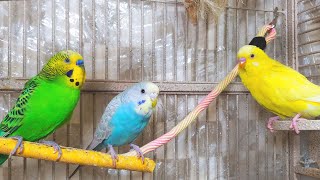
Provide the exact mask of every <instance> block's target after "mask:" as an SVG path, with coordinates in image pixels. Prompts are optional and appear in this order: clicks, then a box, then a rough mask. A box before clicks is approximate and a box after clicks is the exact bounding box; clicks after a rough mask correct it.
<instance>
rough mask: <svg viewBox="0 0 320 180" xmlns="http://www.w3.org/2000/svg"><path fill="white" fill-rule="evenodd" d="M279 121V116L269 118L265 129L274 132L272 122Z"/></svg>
mask: <svg viewBox="0 0 320 180" xmlns="http://www.w3.org/2000/svg"><path fill="white" fill-rule="evenodd" d="M279 119H280V117H279V116H274V117H271V118H269V120H268V124H267V128H268V129H269V130H270V132H274V130H273V127H272V125H273V123H274V122H276V121H278V120H279Z"/></svg>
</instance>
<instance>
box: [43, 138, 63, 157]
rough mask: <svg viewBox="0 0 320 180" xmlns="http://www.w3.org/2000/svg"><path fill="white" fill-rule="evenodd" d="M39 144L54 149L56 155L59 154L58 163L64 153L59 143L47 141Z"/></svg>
mask: <svg viewBox="0 0 320 180" xmlns="http://www.w3.org/2000/svg"><path fill="white" fill-rule="evenodd" d="M39 142H40V143H42V144H45V145H48V146H52V147H53V148H54V153H56V152H58V158H57V161H58V160H59V159H60V158H61V155H62V151H61V148H60V146H59V145H58V144H57V143H55V142H54V141H45V140H41V141H39Z"/></svg>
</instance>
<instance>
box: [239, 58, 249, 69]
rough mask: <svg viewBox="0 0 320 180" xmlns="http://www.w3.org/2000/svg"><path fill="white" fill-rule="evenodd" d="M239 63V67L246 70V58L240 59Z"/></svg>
mask: <svg viewBox="0 0 320 180" xmlns="http://www.w3.org/2000/svg"><path fill="white" fill-rule="evenodd" d="M238 61H239V66H240V67H241V68H244V66H245V65H246V61H247V60H246V58H239V59H238Z"/></svg>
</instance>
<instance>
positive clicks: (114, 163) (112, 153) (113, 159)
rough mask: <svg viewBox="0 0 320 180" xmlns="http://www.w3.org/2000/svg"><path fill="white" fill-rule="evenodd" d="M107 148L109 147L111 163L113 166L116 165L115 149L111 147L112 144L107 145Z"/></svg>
mask: <svg viewBox="0 0 320 180" xmlns="http://www.w3.org/2000/svg"><path fill="white" fill-rule="evenodd" d="M108 148H109V151H110V155H111V157H112V163H113V166H114V167H116V165H117V164H116V163H117V161H118V160H119V159H118V156H117V153H116V151H115V150H114V149H113V146H112V145H110V144H109V145H108Z"/></svg>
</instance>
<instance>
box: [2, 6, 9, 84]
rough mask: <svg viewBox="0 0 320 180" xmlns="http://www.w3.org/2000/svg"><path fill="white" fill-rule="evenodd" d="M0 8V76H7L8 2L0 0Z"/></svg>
mask: <svg viewBox="0 0 320 180" xmlns="http://www.w3.org/2000/svg"><path fill="white" fill-rule="evenodd" d="M0 8H1V9H2V11H3V13H0V26H1V27H3V29H2V30H1V33H0V39H1V40H2V41H0V47H1V48H0V52H1V53H0V62H1V63H0V77H1V78H3V77H7V76H8V61H9V59H8V58H9V56H8V52H9V32H10V28H9V27H10V23H11V22H9V20H10V18H9V17H10V14H9V13H10V9H9V2H1V3H0Z"/></svg>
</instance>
